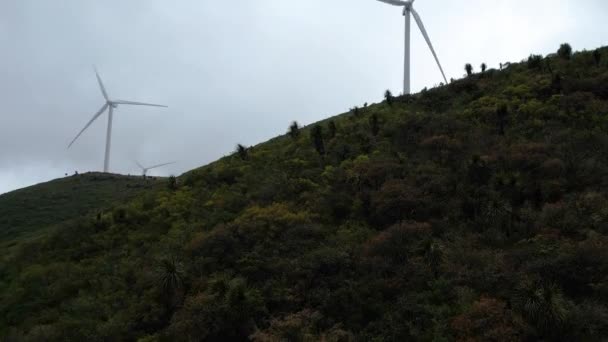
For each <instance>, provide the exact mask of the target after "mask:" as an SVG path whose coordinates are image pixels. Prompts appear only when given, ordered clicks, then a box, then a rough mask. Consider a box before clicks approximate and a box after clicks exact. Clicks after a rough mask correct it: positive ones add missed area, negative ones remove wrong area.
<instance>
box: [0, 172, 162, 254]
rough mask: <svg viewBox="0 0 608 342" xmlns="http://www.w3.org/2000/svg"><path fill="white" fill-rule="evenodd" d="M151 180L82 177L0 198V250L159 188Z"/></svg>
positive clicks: (134, 177)
mask: <svg viewBox="0 0 608 342" xmlns="http://www.w3.org/2000/svg"><path fill="white" fill-rule="evenodd" d="M157 184H158V182H157V181H155V180H154V179H152V178H149V179H148V180H144V179H143V178H142V177H136V176H122V175H117V174H104V173H95V172H90V173H83V174H76V175H72V176H66V177H65V178H59V179H56V180H53V181H50V182H45V183H41V184H37V185H34V186H30V187H27V188H23V189H19V190H16V191H12V192H9V193H6V194H2V195H0V244H1V245H2V247H3V248H6V247H9V246H10V245H11V244H12V243H15V242H18V241H21V240H23V239H24V238H25V237H31V236H32V235H36V233H37V232H39V231H41V230H45V228H50V227H52V226H54V225H56V224H60V223H62V222H64V221H67V220H70V219H74V218H78V217H81V216H83V215H85V214H95V211H96V210H102V209H107V207H111V206H113V205H115V204H116V203H122V202H125V201H128V200H130V199H132V198H134V197H135V196H137V195H140V194H141V193H142V192H143V191H145V190H150V189H153V188H158V186H157Z"/></svg>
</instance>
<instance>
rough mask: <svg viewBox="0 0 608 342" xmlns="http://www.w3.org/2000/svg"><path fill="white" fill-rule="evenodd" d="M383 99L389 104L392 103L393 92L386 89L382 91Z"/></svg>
mask: <svg viewBox="0 0 608 342" xmlns="http://www.w3.org/2000/svg"><path fill="white" fill-rule="evenodd" d="M384 100H385V101H386V103H387V104H388V105H389V106H390V105H392V104H393V93H391V91H390V90H388V89H387V90H386V91H385V92H384Z"/></svg>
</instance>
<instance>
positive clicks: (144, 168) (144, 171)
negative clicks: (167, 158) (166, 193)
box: [135, 161, 175, 177]
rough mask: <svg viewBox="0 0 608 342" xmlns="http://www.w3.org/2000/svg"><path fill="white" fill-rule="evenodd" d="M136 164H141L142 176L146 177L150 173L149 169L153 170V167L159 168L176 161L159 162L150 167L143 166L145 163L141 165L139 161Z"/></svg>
mask: <svg viewBox="0 0 608 342" xmlns="http://www.w3.org/2000/svg"><path fill="white" fill-rule="evenodd" d="M135 164H137V166H139V168H140V169H141V172H142V176H144V177H146V175H147V174H148V171H150V170H152V169H156V168H159V167H161V166H165V165H171V164H175V162H170V163H164V164H158V165H154V166H150V167H144V166H143V165H141V164H140V163H139V162H138V161H135Z"/></svg>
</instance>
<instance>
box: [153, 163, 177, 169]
mask: <svg viewBox="0 0 608 342" xmlns="http://www.w3.org/2000/svg"><path fill="white" fill-rule="evenodd" d="M171 164H175V162H170V163H164V164H159V165H154V166H150V167H149V168H148V170H152V169H156V168H157V167H161V166H165V165H171Z"/></svg>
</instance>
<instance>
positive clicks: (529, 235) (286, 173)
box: [0, 49, 608, 341]
mask: <svg viewBox="0 0 608 342" xmlns="http://www.w3.org/2000/svg"><path fill="white" fill-rule="evenodd" d="M601 52H602V55H604V56H605V54H606V49H602V50H601ZM543 60H544V61H547V60H550V61H551V70H552V71H548V70H547V69H546V68H530V67H529V65H528V63H527V61H524V62H523V63H512V64H511V65H510V66H509V67H508V68H505V69H504V70H502V71H498V70H491V71H487V72H486V73H485V74H484V75H483V76H482V75H481V74H478V75H473V74H472V75H471V76H470V77H467V78H465V79H461V80H455V81H454V82H453V83H450V84H449V85H447V86H442V87H437V88H434V89H429V90H428V91H425V92H422V93H419V94H415V95H410V96H399V97H392V96H391V97H390V98H391V102H390V103H389V102H388V101H387V102H383V103H380V104H372V105H369V106H367V107H366V108H365V109H362V110H360V113H359V115H356V116H355V115H352V114H351V113H345V114H343V115H339V116H336V117H333V118H331V119H329V120H327V121H322V122H319V123H316V124H313V125H311V126H308V127H304V128H299V127H298V128H297V132H302V133H303V134H301V135H293V134H292V132H293V130H292V129H290V131H289V134H287V135H284V136H280V137H277V138H274V139H272V140H270V141H268V142H266V143H263V144H259V145H257V146H255V147H254V148H251V149H249V150H248V155H247V158H246V159H243V158H241V157H240V156H239V155H238V153H233V154H231V155H229V156H227V157H225V158H223V159H221V160H218V161H216V162H215V163H212V164H210V165H207V166H204V167H202V168H199V169H196V170H192V171H190V172H188V173H186V174H184V175H182V176H180V177H178V178H176V179H175V183H174V186H166V185H163V186H161V187H159V188H157V189H154V190H153V191H151V192H146V193H141V194H140V195H138V196H137V197H136V198H133V199H131V200H124V199H119V198H113V199H112V201H113V206H111V207H107V208H104V209H103V210H101V211H100V212H97V211H93V212H90V213H89V214H85V215H83V216H81V217H80V218H78V219H77V220H69V221H66V222H64V223H61V224H59V225H58V226H57V228H56V229H53V230H46V231H45V234H41V235H40V236H38V237H37V238H36V239H29V240H24V241H22V242H21V243H20V244H19V246H17V247H15V249H14V252H13V253H11V254H10V255H7V256H6V257H5V258H3V260H2V263H1V264H0V293H2V296H0V339H1V338H4V339H6V340H9V341H13V340H17V341H20V340H32V341H37V340H56V341H69V340H75V341H105V340H141V341H173V340H178V341H181V340H208V341H219V340H229V341H230V340H232V341H235V340H246V339H248V338H249V339H252V340H255V341H280V340H286V341H292V340H293V341H316V340H321V341H349V340H361V341H368V340H371V341H410V340H423V341H430V340H441V341H451V340H459V341H469V340H470V341H474V340H478V341H485V340H490V341H498V340H503V341H520V340H524V341H534V340H545V341H548V340H555V341H597V340H602V339H604V338H605V336H608V209H607V208H608V190H607V189H608V87H607V84H608V82H607V81H608V68H607V67H606V63H599V64H598V63H596V62H595V59H594V54H593V52H580V53H576V54H573V55H572V56H571V58H570V59H563V58H561V57H559V56H556V57H547V58H544V59H543ZM331 123H333V124H331ZM296 126H297V125H296ZM330 126H333V127H334V128H330ZM332 132H333V133H332ZM163 183H164V182H163ZM168 184H173V183H171V182H169V183H168ZM108 186H109V187H111V186H113V185H108ZM66 187H70V185H66ZM31 191H32V196H34V197H35V196H36V193H37V192H39V193H40V194H42V193H44V191H43V187H38V188H37V187H34V188H32V189H31ZM0 200H4V198H3V197H0ZM73 202H76V201H73ZM73 202H72V201H70V202H69V203H66V204H65V205H66V206H69V205H75V206H76V205H78V203H73ZM19 205H20V204H19V203H14V202H13V204H10V205H8V206H7V205H0V208H2V210H5V212H6V210H11V212H12V213H13V214H11V215H12V216H13V217H17V216H18V215H16V214H15V213H17V212H18V211H16V210H17V209H18V208H19ZM66 210H67V209H66Z"/></svg>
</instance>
